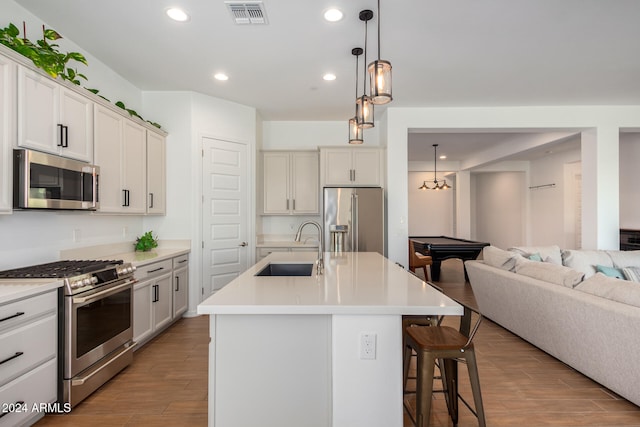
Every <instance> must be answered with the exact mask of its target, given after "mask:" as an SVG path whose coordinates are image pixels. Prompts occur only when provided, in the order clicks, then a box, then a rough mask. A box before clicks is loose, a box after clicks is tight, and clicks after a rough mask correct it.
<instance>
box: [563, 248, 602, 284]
mask: <svg viewBox="0 0 640 427" xmlns="http://www.w3.org/2000/svg"><path fill="white" fill-rule="evenodd" d="M562 264H563V265H564V266H566V267H569V268H573V269H574V270H576V271H580V272H582V273H584V278H585V279H588V278H589V277H591V276H593V275H594V274H596V265H602V266H604V267H613V261H612V260H611V257H610V256H609V254H608V253H607V252H606V251H586V250H574V249H571V250H565V251H562Z"/></svg>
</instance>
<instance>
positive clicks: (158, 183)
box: [147, 131, 167, 215]
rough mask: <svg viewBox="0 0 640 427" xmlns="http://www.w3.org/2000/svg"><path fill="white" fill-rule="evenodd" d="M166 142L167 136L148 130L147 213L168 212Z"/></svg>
mask: <svg viewBox="0 0 640 427" xmlns="http://www.w3.org/2000/svg"><path fill="white" fill-rule="evenodd" d="M165 145H166V142H165V138H164V137H163V136H161V135H158V134H156V133H154V132H149V131H147V213H148V214H158V215H164V214H165V213H166V196H165V194H166V177H165V174H166V172H165V171H166V168H167V166H166V148H165Z"/></svg>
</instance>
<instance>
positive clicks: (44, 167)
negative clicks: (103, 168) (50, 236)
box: [13, 149, 100, 210]
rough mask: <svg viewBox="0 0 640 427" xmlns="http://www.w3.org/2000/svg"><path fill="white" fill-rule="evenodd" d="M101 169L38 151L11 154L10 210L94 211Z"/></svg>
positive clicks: (97, 201)
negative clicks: (11, 195)
mask: <svg viewBox="0 0 640 427" xmlns="http://www.w3.org/2000/svg"><path fill="white" fill-rule="evenodd" d="M99 175H100V168H99V167H98V166H95V165H90V164H88V163H84V162H80V161H78V160H72V159H67V158H65V157H60V156H55V155H53V154H46V153H41V152H39V151H33V150H25V149H17V150H13V207H14V208H16V209H76V210H96V209H98V208H99V207H100V205H99V199H98V177H99Z"/></svg>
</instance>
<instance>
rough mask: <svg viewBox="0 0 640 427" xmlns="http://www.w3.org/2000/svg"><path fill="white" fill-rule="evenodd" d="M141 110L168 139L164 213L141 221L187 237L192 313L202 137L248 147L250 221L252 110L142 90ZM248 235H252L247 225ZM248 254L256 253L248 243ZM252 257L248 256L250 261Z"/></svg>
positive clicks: (198, 257)
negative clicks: (153, 116)
mask: <svg viewBox="0 0 640 427" xmlns="http://www.w3.org/2000/svg"><path fill="white" fill-rule="evenodd" d="M143 99H144V106H145V110H147V111H149V112H151V113H153V114H156V115H157V116H158V117H160V118H161V119H162V124H163V127H165V128H166V130H167V132H169V136H168V137H167V214H166V216H162V217H145V218H144V225H145V228H147V227H148V228H152V229H154V230H157V234H158V236H159V237H160V238H161V239H164V238H178V239H191V256H190V262H189V309H188V312H187V315H195V312H196V306H197V305H198V304H199V303H200V298H201V295H202V293H201V288H202V246H201V244H200V242H201V241H202V211H201V208H202V206H201V202H200V198H199V197H198V196H199V195H200V194H201V193H202V154H201V153H202V138H203V137H205V136H206V137H211V138H216V139H221V140H225V141H233V142H242V143H246V144H247V145H248V147H249V149H248V152H249V158H248V163H249V166H248V167H249V171H250V174H251V175H250V177H249V180H248V183H249V184H250V188H248V189H247V191H248V199H249V201H250V202H249V203H248V206H250V212H249V213H248V218H254V217H255V208H254V203H253V202H252V201H253V200H255V188H253V183H254V182H255V175H254V174H255V170H256V164H255V156H254V152H255V144H256V123H257V117H256V110H255V108H252V107H247V106H244V105H241V104H237V103H234V102H229V101H225V100H221V99H217V98H212V97H210V96H206V95H201V94H198V93H194V92H145V93H144V94H143ZM249 228H250V229H249V230H247V235H248V236H253V235H255V228H254V224H253V223H251V222H250V224H249ZM248 250H249V251H250V252H249V253H252V254H253V253H255V242H254V241H251V242H250V247H249V248H248ZM250 259H251V257H250Z"/></svg>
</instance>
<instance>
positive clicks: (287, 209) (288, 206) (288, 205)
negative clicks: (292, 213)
mask: <svg viewBox="0 0 640 427" xmlns="http://www.w3.org/2000/svg"><path fill="white" fill-rule="evenodd" d="M287 210H289V199H287Z"/></svg>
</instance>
